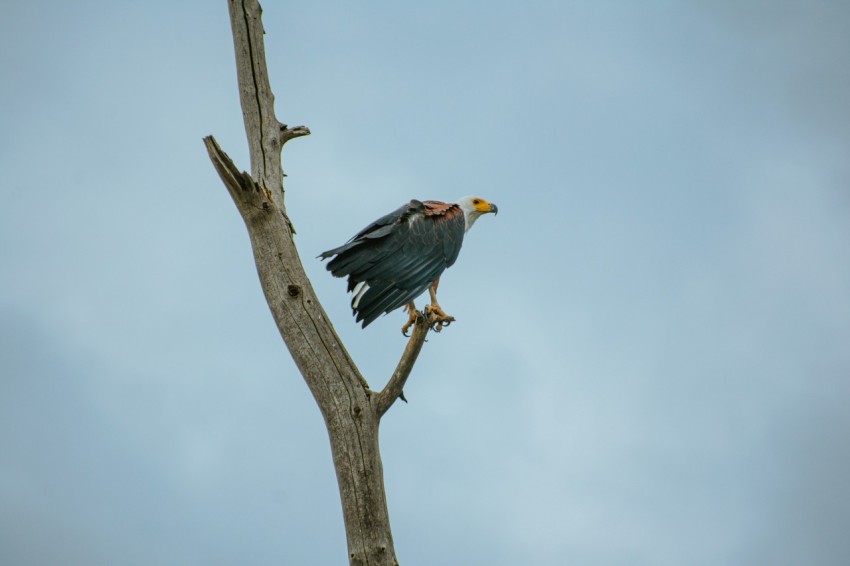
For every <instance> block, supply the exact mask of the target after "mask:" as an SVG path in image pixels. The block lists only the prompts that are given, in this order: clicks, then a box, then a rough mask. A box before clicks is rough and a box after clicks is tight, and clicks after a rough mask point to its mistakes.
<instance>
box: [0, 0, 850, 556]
mask: <svg viewBox="0 0 850 566" xmlns="http://www.w3.org/2000/svg"><path fill="white" fill-rule="evenodd" d="M3 11H4V17H3V18H2V19H0V74H2V77H3V80H2V81H0V108H2V110H0V170H2V171H3V174H2V177H0V191H2V205H0V257H2V259H3V267H2V270H0V562H2V563H3V564H10V565H11V564H14V565H30V564H39V565H54V564H55V565H59V564H62V565H67V564H86V565H100V564H104V565H106V564H124V565H130V566H132V565H149V564H162V565H169V564H175V565H177V564H180V565H194V564H197V565H216V564H220V565H227V564H258V565H263V564H292V565H301V564H311V565H312V564H343V563H345V552H346V550H345V548H346V547H345V538H344V530H343V524H342V514H341V509H340V504H339V496H338V491H337V487H336V481H335V477H334V473H333V465H332V462H331V457H330V450H329V445H328V440H327V434H326V431H325V428H324V424H323V421H322V418H321V415H320V414H319V411H318V409H317V408H316V406H315V403H314V402H313V400H312V398H311V397H310V394H309V391H308V389H307V387H306V385H305V384H304V382H303V380H302V379H301V377H300V375H299V374H298V372H297V370H296V368H295V366H294V364H293V362H292V361H291V359H290V358H289V356H288V353H287V351H286V348H285V347H284V345H283V342H282V340H281V339H280V336H279V335H278V333H277V330H276V328H275V325H274V323H273V321H272V319H271V316H270V314H269V311H268V308H267V305H266V304H265V302H264V298H263V295H262V291H261V289H260V285H259V282H258V280H257V275H256V270H255V267H254V265H253V258H252V256H251V252H250V245H249V241H248V238H247V234H246V231H245V228H244V225H243V224H242V221H241V219H240V217H239V215H238V213H237V211H236V209H235V207H234V205H233V203H232V202H231V200H230V197H229V195H228V194H227V191H226V189H225V188H224V186H223V185H222V184H221V182H220V181H219V179H218V177H217V175H216V173H215V171H214V170H213V168H212V166H211V164H210V163H209V160H208V158H207V155H206V152H205V149H204V146H203V143H202V141H201V140H202V137H203V136H206V135H209V134H213V135H215V137H216V139H217V140H218V141H219V143H220V144H221V145H222V147H223V148H224V150H225V151H227V152H228V153H229V154H230V156H231V157H232V158H233V159H234V160H235V162H236V163H237V165H238V166H240V167H241V168H243V169H247V168H249V160H248V154H247V144H246V141H245V134H244V128H243V125H242V117H241V110H240V106H239V100H238V91H237V85H236V77H235V67H234V57H233V45H232V39H231V35H230V27H229V20H228V14H227V8H226V5H225V2H223V1H222V2H189V1H186V2H163V1H159V2H145V3H138V2H137V3H130V2H88V1H83V2H74V3H68V2H46V1H33V2H8V3H6V4H5V5H4V10H3ZM264 24H265V29H266V44H265V47H266V56H267V62H268V66H269V71H270V75H271V82H272V88H273V90H274V93H275V95H276V108H277V116H278V118H279V119H280V120H281V121H282V122H285V123H287V124H289V125H293V126H294V125H301V124H303V125H306V126H308V127H309V128H310V129H311V131H312V132H313V133H312V135H310V136H309V137H305V138H300V139H297V140H294V141H292V142H290V143H289V144H288V145H287V146H286V149H285V151H284V154H283V163H284V168H285V170H286V172H287V175H288V177H287V185H286V190H287V193H286V199H287V200H286V203H287V207H288V211H289V214H290V216H291V219H292V221H293V223H294V225H295V228H296V229H297V236H296V242H297V245H298V248H299V250H300V253H301V256H302V259H303V261H304V264H305V268H306V270H307V272H308V275H309V276H310V277H311V279H312V281H313V284H314V287H315V289H316V292H317V293H318V295H319V298H320V299H321V301H322V303H323V305H324V307H325V309H326V310H327V311H328V313H329V316H330V317H331V320H332V321H333V323H334V325H335V327H336V329H337V331H338V333H339V334H340V336H341V337H342V339H343V341H344V342H345V343H346V344H347V346H348V348H349V350H350V352H351V355H352V357H353V358H354V360H355V361H356V362H357V363H358V365H359V367H360V369H361V371H362V372H363V374H364V375H365V376H366V378H367V379H368V380H369V383H370V384H371V386H372V387H373V388H374V389H378V388H380V387H382V386H383V384H384V383H385V381H386V380H387V378H388V377H389V375H390V373H391V372H392V370H393V368H394V367H395V364H396V363H397V361H398V358H399V356H400V355H401V351H402V349H403V348H404V345H405V341H404V338H403V337H402V336H401V335H400V333H399V329H400V327H401V325H402V324H403V322H404V320H405V315H404V314H403V313H398V312H397V313H391V314H390V315H387V316H385V317H383V318H381V319H379V320H378V321H376V322H375V323H374V324H372V325H371V326H370V327H369V328H367V329H365V330H362V329H360V328H359V326H357V325H356V324H355V323H354V321H353V319H352V317H351V315H350V309H349V306H348V304H349V300H350V297H348V296H347V295H346V294H345V283H344V282H343V281H342V280H338V279H334V278H333V277H331V276H330V275H329V274H328V273H327V272H326V271H325V270H324V267H323V264H322V263H321V262H320V261H318V260H317V259H315V256H317V255H318V254H319V253H320V252H322V251H324V250H326V249H329V248H332V247H335V246H337V245H339V244H341V243H342V242H344V241H345V240H346V239H348V238H349V237H350V236H351V235H353V234H354V233H355V232H356V231H357V230H359V229H360V228H362V227H363V226H365V225H366V224H367V223H369V222H370V221H372V220H373V219H375V218H377V217H378V216H380V215H382V214H384V213H386V212H389V211H390V210H393V209H394V208H396V207H398V206H399V205H401V204H403V203H405V202H407V201H408V200H409V199H411V198H419V199H440V200H452V199H455V198H459V197H461V196H464V195H477V196H481V197H484V198H486V199H488V200H490V201H492V202H494V203H496V204H497V205H498V206H499V215H498V216H496V217H492V216H487V217H485V218H482V219H481V220H480V221H479V222H478V223H476V225H475V228H474V229H473V230H472V231H471V232H470V233H469V234H468V235H467V238H466V240H465V242H464V248H463V250H462V252H461V255H460V258H459V260H458V262H457V264H455V265H454V266H453V267H452V268H451V269H450V270H449V271H448V272H446V274H445V275H444V276H443V278H442V280H441V285H440V302H441V305H442V306H443V307H444V308H445V310H446V311H447V312H449V313H450V314H452V315H454V316H455V317H456V318H457V322H456V323H455V324H453V325H452V326H451V327H449V328H447V329H446V330H445V331H444V332H442V333H441V334H439V335H433V336H432V337H431V338H430V339H429V341H428V343H427V344H426V345H425V348H424V349H423V352H422V354H421V356H420V358H419V361H418V363H417V365H416V366H415V368H414V370H413V373H412V375H411V377H410V380H409V381H408V383H407V385H406V387H405V393H406V396H407V398H408V400H409V401H410V402H409V403H408V404H401V403H398V404H396V405H394V406H393V407H392V409H391V410H390V412H389V413H388V414H387V415H386V416H385V418H384V420H383V426H382V427H381V446H382V456H383V464H384V475H385V481H386V487H387V498H388V503H389V511H390V517H391V520H392V526H393V535H394V539H395V546H396V552H397V554H398V556H399V559H400V561H401V563H403V564H405V566H417V565H427V566H430V565H434V564H446V565H454V564H458V565H460V564H463V565H467V564H488V565H494V566H508V565H516V564H535V565H562V564H578V565H590V566H594V565H603V566H604V565H623V564H628V565H632V566H642V565H646V566H664V565H670V566H673V565H681V564H689V565H695V566H700V565H712V566H714V565H718V564H724V565H748V564H772V565H797V564H811V565H834V564H846V563H850V537H848V536H847V533H848V532H850V486H848V482H847V478H848V477H850V443H848V441H847V437H848V432H850V412H848V411H847V408H846V407H847V402H848V398H850V397H848V396H850V220H848V218H850V159H848V155H850V105H848V103H847V101H848V100H850V66H848V65H847V60H848V56H850V35H848V34H847V32H846V30H847V28H848V25H850V4H847V3H846V2H841V1H837V0H836V1H834V2H828V1H812V2H805V3H804V2H790V1H776V2H759V1H746V0H745V1H740V2H709V1H702V2H699V1H684V0H683V1H681V2H670V1H648V2H640V3H638V2H627V1H624V0H623V1H614V0H606V1H602V2H590V1H585V2H554V1H553V2H546V1H537V0H531V1H529V2H523V3H517V2H483V1H472V0H453V1H451V2H449V1H435V2H429V3H413V2H381V1H375V2H368V3H353V2H344V1H321V0H318V1H315V2H302V3H291V2H290V3H272V2H267V5H266V6H265V12H264Z"/></svg>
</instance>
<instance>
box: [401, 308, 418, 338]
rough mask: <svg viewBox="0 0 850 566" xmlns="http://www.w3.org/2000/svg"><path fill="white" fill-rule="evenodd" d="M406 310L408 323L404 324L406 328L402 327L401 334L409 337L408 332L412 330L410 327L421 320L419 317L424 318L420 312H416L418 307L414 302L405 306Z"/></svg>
mask: <svg viewBox="0 0 850 566" xmlns="http://www.w3.org/2000/svg"><path fill="white" fill-rule="evenodd" d="M404 310H406V311H407V322H406V323H404V326H402V327H401V333H402V334H404V335H405V336H407V331H408V330H410V327H411V326H413V325H414V324H416V321H417V320H419V317H420V316H422V313H420V312H419V311H418V310H416V305H415V304H413V301H410V302H409V303H407V304H406V305H404Z"/></svg>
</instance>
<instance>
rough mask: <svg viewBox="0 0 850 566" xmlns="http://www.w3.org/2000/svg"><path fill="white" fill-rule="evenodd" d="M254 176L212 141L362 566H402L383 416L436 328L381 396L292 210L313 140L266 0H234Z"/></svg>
mask: <svg viewBox="0 0 850 566" xmlns="http://www.w3.org/2000/svg"><path fill="white" fill-rule="evenodd" d="M228 4H229V8H230V22H231V27H232V30H233V46H234V48H235V50H236V71H237V76H238V81H239V94H240V99H241V102H242V114H243V117H244V121H245V132H246V134H247V136H248V145H249V148H250V155H251V174H248V173H246V172H244V171H240V170H239V169H238V168H237V167H236V165H234V163H233V161H232V160H231V159H230V157H228V155H227V154H226V153H225V152H224V151H222V149H221V147H219V145H218V143H217V142H216V141H215V139H214V138H213V137H212V136H208V137H206V138H204V143H205V144H206V147H207V151H208V153H209V156H210V159H211V160H212V163H213V165H214V166H215V169H216V171H217V172H218V174H219V176H220V177H221V180H222V181H223V182H224V184H225V186H226V187H227V190H228V191H229V192H230V196H231V197H232V198H233V202H234V203H235V204H236V208H237V209H238V210H239V213H240V214H241V215H242V219H243V220H244V221H245V226H246V227H247V228H248V234H249V235H250V238H251V247H252V249H253V252H254V259H255V261H256V264H257V272H258V274H259V276H260V282H261V284H262V288H263V292H264V293H265V296H266V300H267V301H268V304H269V308H270V309H271V312H272V315H273V317H274V320H275V322H276V323H277V327H278V329H279V330H280V334H281V336H282V337H283V340H284V342H285V343H286V346H287V347H288V348H289V352H290V354H291V355H292V357H293V359H294V360H295V363H296V365H297V366H298V369H299V371H300V372H301V375H302V376H303V377H304V380H305V381H306V382H307V386H308V387H309V388H310V391H311V392H312V394H313V397H314V398H315V399H316V403H318V405H319V409H320V410H321V413H322V416H323V417H324V419H325V424H326V425H327V429H328V436H329V437H330V443H331V453H332V455H333V462H334V467H335V468H336V477H337V482H338V483H339V492H340V498H341V500H342V510H343V519H344V521H345V532H346V537H347V540H348V558H349V562H350V564H352V565H355V564H356V565H366V564H368V565H380V566H384V565H393V564H398V560H397V559H396V555H395V549H394V548H393V538H392V533H391V531H390V520H389V515H388V513H387V501H386V496H385V493H384V478H383V468H382V465H381V455H380V452H379V449H378V426H379V424H380V422H381V417H382V416H383V415H384V413H386V411H387V410H388V409H389V408H390V406H392V404H393V403H394V402H395V400H396V399H397V398H399V396H400V395H401V393H402V388H403V386H404V383H405V381H406V380H407V377H408V375H410V370H411V369H412V367H413V364H414V362H415V361H416V358H417V356H418V355H419V351H420V350H421V348H422V344H423V343H424V341H425V337H426V335H427V334H428V324H427V322H426V321H425V320H424V318H420V319H419V321H418V322H417V323H416V325H415V327H414V330H413V333H412V335H411V337H410V340H409V341H408V343H407V346H406V347H405V349H404V352H403V354H402V356H401V360H400V361H399V363H398V367H397V368H396V370H395V372H393V374H392V376H390V378H389V381H388V382H387V384H386V386H385V387H384V388H383V389H382V390H381V391H380V392H378V391H373V390H372V389H370V387H369V384H368V383H367V382H366V380H365V379H364V378H363V376H362V375H361V374H360V372H359V371H358V369H357V366H355V364H354V362H353V361H352V359H351V356H349V354H348V352H347V351H346V349H345V346H344V345H343V344H342V342H341V341H340V339H339V336H337V334H336V331H335V330H334V328H333V326H332V325H331V323H330V320H329V319H328V316H327V315H326V314H325V311H324V309H323V308H322V306H321V305H320V304H319V300H318V298H317V297H316V294H315V293H314V292H313V287H312V285H311V284H310V281H309V280H308V279H307V275H306V274H305V272H304V267H303V266H302V264H301V260H300V258H299V256H298V250H297V249H296V247H295V242H294V240H293V234H294V230H293V228H292V223H291V222H290V220H289V217H288V216H287V214H286V207H285V205H284V188H283V178H284V174H283V167H282V165H281V151H282V150H283V146H284V144H285V143H286V142H287V141H289V140H291V139H294V138H297V137H300V136H306V135H308V134H309V133H310V130H308V129H307V128H306V127H304V126H298V127H294V128H290V127H288V126H286V125H285V124H282V123H280V122H278V120H277V118H276V117H275V112H274V95H273V94H272V92H271V87H270V86H269V77H268V71H267V69H266V59H265V49H264V47H263V33H264V32H263V25H262V20H261V14H262V10H261V8H260V5H259V3H258V2H257V0H228Z"/></svg>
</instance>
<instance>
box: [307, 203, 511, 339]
mask: <svg viewBox="0 0 850 566" xmlns="http://www.w3.org/2000/svg"><path fill="white" fill-rule="evenodd" d="M498 211H499V209H498V208H497V207H496V205H495V204H493V203H490V202H487V201H486V200H484V199H483V198H480V197H472V196H469V197H463V198H462V199H459V200H458V201H457V202H451V203H449V202H440V201H436V200H424V201H420V200H416V199H414V200H411V201H410V202H409V203H407V204H405V205H402V206H400V207H399V208H397V209H396V210H394V211H392V212H390V213H389V214H386V215H384V216H382V217H381V218H379V219H377V220H375V221H374V222H372V223H371V224H369V225H368V226H366V227H365V228H363V229H362V230H360V231H359V232H357V234H355V235H354V236H353V237H352V238H351V239H350V240H348V242H346V243H345V244H343V245H341V246H339V247H337V248H333V249H332V250H328V251H326V252H322V253H321V254H320V255H319V258H321V259H322V260H325V259H328V258H331V257H333V259H332V260H331V261H329V262H328V263H327V266H326V267H327V269H328V271H330V272H331V274H333V276H334V277H345V276H348V292H350V293H354V297H353V298H352V299H351V310H352V313H353V314H354V316H355V321H356V322H362V325H363V328H366V327H367V326H369V325H370V324H372V323H373V322H374V321H375V319H377V318H378V317H379V316H381V315H382V314H386V313H389V312H392V311H394V310H396V309H397V308H399V307H402V306H403V307H405V309H406V310H407V311H408V313H409V317H408V321H407V323H406V324H405V325H404V326H403V327H402V333H404V334H405V335H407V331H408V329H409V328H410V326H411V325H412V324H413V323H414V322H415V321H416V319H417V317H418V316H419V313H418V312H417V310H416V307H415V305H414V304H413V300H414V299H415V298H416V297H418V296H419V295H420V294H422V292H424V291H425V289H428V291H429V293H430V295H431V304H430V305H428V306H426V307H425V316H426V317H428V322H429V324H430V326H431V328H432V329H434V330H436V331H437V332H439V331H440V330H442V328H443V326H448V325H449V324H450V323H452V322H453V321H454V320H455V319H454V317H452V316H449V315H447V314H446V313H445V312H444V311H443V309H442V308H441V307H440V305H439V303H437V286H438V285H439V284H440V276H441V275H442V274H443V272H444V271H445V270H446V269H447V268H449V267H451V266H452V265H453V264H454V262H455V260H457V256H458V254H459V253H460V247H461V245H462V244H463V237H464V234H466V232H467V231H469V229H470V228H472V225H473V224H475V221H476V220H478V217H479V216H481V215H482V214H488V213H493V214H496V213H497V212H498ZM334 256H335V257H334Z"/></svg>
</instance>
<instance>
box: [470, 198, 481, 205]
mask: <svg viewBox="0 0 850 566" xmlns="http://www.w3.org/2000/svg"><path fill="white" fill-rule="evenodd" d="M480 203H481V201H480V200H478V199H474V200H473V201H472V204H480Z"/></svg>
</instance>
